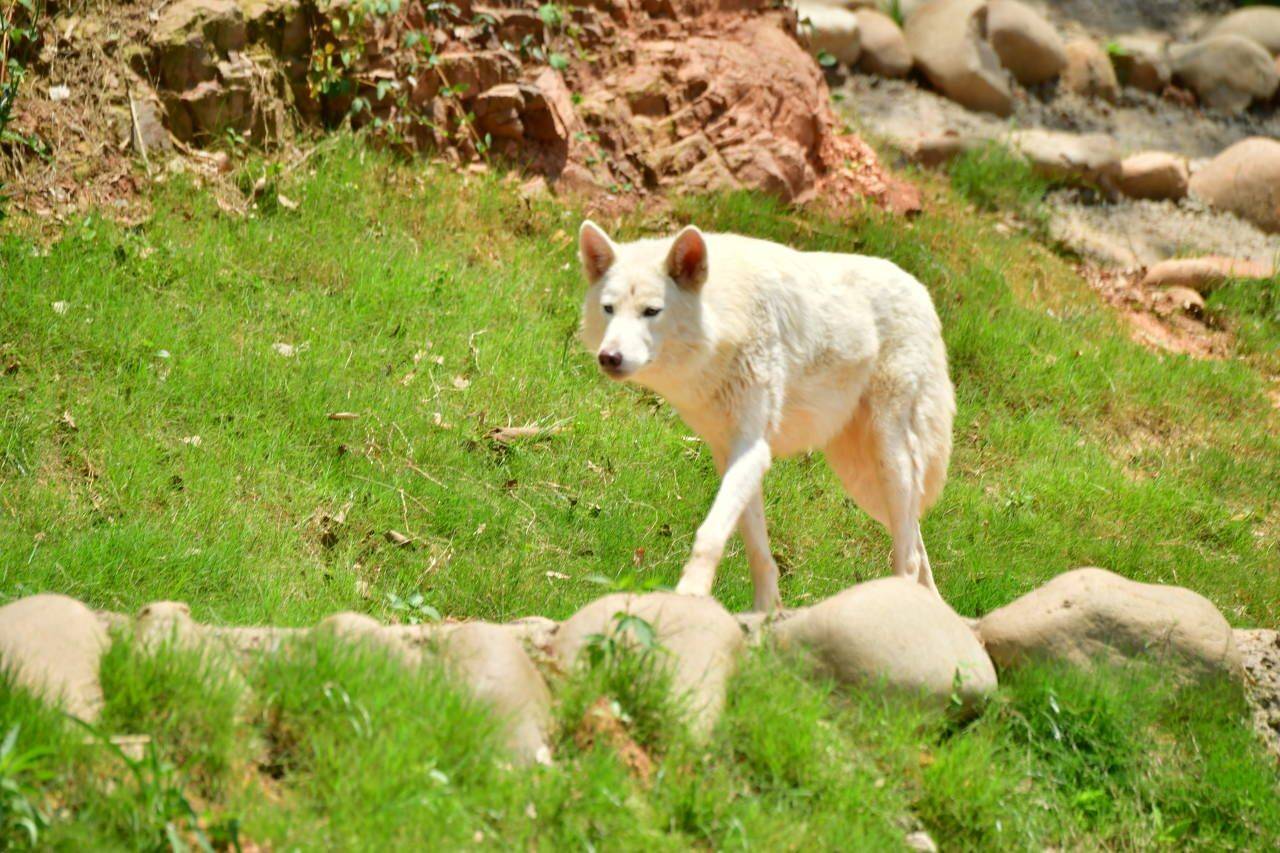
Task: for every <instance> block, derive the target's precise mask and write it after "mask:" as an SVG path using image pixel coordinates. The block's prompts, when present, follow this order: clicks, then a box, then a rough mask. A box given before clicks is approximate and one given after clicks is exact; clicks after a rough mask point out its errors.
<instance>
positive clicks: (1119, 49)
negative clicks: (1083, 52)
mask: <svg viewBox="0 0 1280 853" xmlns="http://www.w3.org/2000/svg"><path fill="white" fill-rule="evenodd" d="M1103 50H1105V51H1106V52H1107V56H1110V57H1112V58H1114V57H1117V56H1128V55H1129V49H1128V48H1127V47H1125V46H1124V45H1122V44H1120V42H1118V41H1109V42H1107V43H1106V44H1105V45H1103Z"/></svg>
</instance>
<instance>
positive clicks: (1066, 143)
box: [1010, 128, 1120, 190]
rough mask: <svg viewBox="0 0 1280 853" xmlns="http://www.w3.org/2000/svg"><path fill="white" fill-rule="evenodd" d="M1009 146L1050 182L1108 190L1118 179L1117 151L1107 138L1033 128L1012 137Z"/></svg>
mask: <svg viewBox="0 0 1280 853" xmlns="http://www.w3.org/2000/svg"><path fill="white" fill-rule="evenodd" d="M1010 142H1011V143H1012V146H1013V148H1014V150H1015V151H1017V152H1018V153H1020V154H1021V155H1022V156H1023V157H1026V158H1027V160H1029V161H1030V162H1031V166H1032V168H1033V169H1034V170H1035V171H1036V173H1037V174H1039V175H1041V176H1043V177H1045V178H1047V179H1048V180H1050V181H1056V182H1059V183H1068V184H1090V185H1093V186H1097V187H1102V188H1104V189H1108V190H1110V189H1112V188H1113V187H1114V186H1115V182H1116V180H1117V179H1118V178H1119V177H1120V150H1119V148H1118V147H1117V145H1116V142H1115V140H1114V139H1113V138H1112V137H1110V136H1107V135H1106V134H1102V133H1086V134H1077V133H1067V132H1065V131H1058V130H1042V129H1040V128H1033V129H1031V130H1022V131H1018V132H1016V133H1014V134H1013V135H1012V136H1011V137H1010Z"/></svg>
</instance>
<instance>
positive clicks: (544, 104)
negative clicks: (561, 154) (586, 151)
mask: <svg viewBox="0 0 1280 853" xmlns="http://www.w3.org/2000/svg"><path fill="white" fill-rule="evenodd" d="M521 94H522V95H523V96H524V112H522V113H521V114H520V120H521V121H522V122H523V123H524V127H525V132H526V133H527V134H528V136H529V137H530V138H531V139H536V140H538V141H541V142H553V143H556V144H557V145H558V146H567V145H568V144H569V139H570V134H571V133H572V132H573V131H574V130H575V129H577V127H578V125H579V124H580V122H579V120H578V117H577V115H576V114H575V113H574V110H573V96H572V94H571V93H570V92H569V89H568V87H566V86H565V84H564V80H562V79H561V78H560V75H559V74H557V73H556V72H555V71H553V70H551V69H550V68H548V69H546V70H544V71H543V72H542V73H541V74H539V75H538V78H537V79H536V80H534V81H533V84H532V85H527V84H525V85H522V86H521Z"/></svg>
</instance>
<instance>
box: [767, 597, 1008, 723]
mask: <svg viewBox="0 0 1280 853" xmlns="http://www.w3.org/2000/svg"><path fill="white" fill-rule="evenodd" d="M773 636H774V638H775V639H776V640H777V642H778V644H779V646H780V647H782V648H784V649H789V648H804V649H808V650H809V651H810V652H812V653H813V655H814V656H815V658H816V660H817V662H818V664H819V665H820V667H821V669H822V670H824V671H826V672H828V673H829V674H830V675H832V676H833V677H834V678H836V679H837V680H839V681H840V682H842V683H845V684H856V685H877V684H883V685H885V686H886V687H888V688H890V689H893V690H895V691H901V692H902V693H905V694H908V695H911V696H915V697H920V698H922V699H924V700H925V701H931V702H934V703H938V704H945V703H947V702H949V701H950V700H951V698H952V696H953V695H954V696H958V697H959V699H960V700H961V701H962V702H963V703H964V704H965V706H966V707H970V708H972V707H975V706H976V705H978V704H979V703H980V702H981V700H983V699H984V698H985V697H987V696H988V695H990V694H991V693H992V692H993V691H994V690H995V689H996V673H995V669H994V668H993V667H992V665H991V660H990V659H989V658H988V657H987V654H986V652H984V651H983V650H982V646H981V645H980V644H979V643H978V641H977V639H976V638H975V637H974V634H973V631H971V630H970V629H969V626H968V625H966V624H965V623H964V621H963V620H962V619H961V618H960V617H959V616H957V615H956V613H955V611H954V610H952V609H951V608H950V607H948V606H947V604H946V603H945V602H943V601H942V599H940V598H938V597H937V596H936V595H934V594H932V593H930V592H929V591H928V590H926V589H925V588H924V587H922V586H921V585H920V584H918V583H916V582H914V581H910V580H906V579H904V578H897V577H888V578H880V579H879V580H873V581H868V582H866V583H861V584H858V585H857V586H854V587H850V588H849V589H846V590H845V591H844V592H842V593H839V594H838V595H835V596H832V597H831V598H828V599H827V600H825V601H822V602H820V603H818V604H815V605H813V606H812V607H808V608H805V609H803V610H800V611H798V612H796V613H795V614H793V615H791V616H790V617H788V618H786V619H783V620H782V621H780V622H779V623H778V624H777V625H776V626H775V627H774V629H773Z"/></svg>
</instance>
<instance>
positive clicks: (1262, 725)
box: [1235, 628, 1280, 760]
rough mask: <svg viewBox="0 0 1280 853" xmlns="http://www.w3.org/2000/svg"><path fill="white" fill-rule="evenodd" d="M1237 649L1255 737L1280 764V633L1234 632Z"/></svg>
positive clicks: (1259, 631)
mask: <svg viewBox="0 0 1280 853" xmlns="http://www.w3.org/2000/svg"><path fill="white" fill-rule="evenodd" d="M1235 640H1236V645H1237V646H1238V647H1239V649H1240V658H1241V661H1242V663H1243V665H1244V672H1245V695H1246V696H1247V697H1248V699H1249V706H1250V707H1251V708H1252V709H1253V727H1254V730H1255V731H1256V732H1257V733H1258V737H1260V738H1261V739H1262V742H1263V743H1265V744H1266V745H1267V749H1269V750H1271V754H1272V755H1274V756H1275V757H1276V759H1277V760H1280V631H1273V630H1269V629H1265V628H1262V629H1256V630H1237V631H1236V632H1235Z"/></svg>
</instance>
